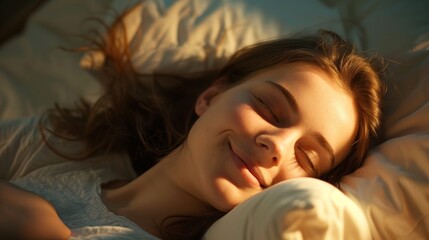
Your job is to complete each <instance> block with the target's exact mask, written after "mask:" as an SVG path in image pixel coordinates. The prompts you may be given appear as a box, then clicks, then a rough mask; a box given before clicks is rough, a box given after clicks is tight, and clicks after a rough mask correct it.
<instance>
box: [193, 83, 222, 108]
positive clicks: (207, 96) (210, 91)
mask: <svg viewBox="0 0 429 240" xmlns="http://www.w3.org/2000/svg"><path fill="white" fill-rule="evenodd" d="M220 92H221V84H219V81H215V82H214V83H213V84H212V85H211V86H210V87H209V88H207V89H206V90H204V92H202V93H201V94H200V96H199V97H198V98H197V102H196V103H195V113H196V114H197V115H198V116H201V115H202V114H203V113H204V112H205V111H206V110H207V109H208V107H209V106H210V102H211V101H212V99H213V98H214V97H215V96H216V95H218V94H219V93H220Z"/></svg>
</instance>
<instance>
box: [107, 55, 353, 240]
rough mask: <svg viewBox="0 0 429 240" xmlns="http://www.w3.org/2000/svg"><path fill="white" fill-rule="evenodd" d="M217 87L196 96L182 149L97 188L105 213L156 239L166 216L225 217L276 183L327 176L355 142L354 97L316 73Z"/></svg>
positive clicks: (298, 68) (256, 77) (304, 69)
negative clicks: (118, 183)
mask: <svg viewBox="0 0 429 240" xmlns="http://www.w3.org/2000/svg"><path fill="white" fill-rule="evenodd" d="M221 89H222V88H221V87H220V86H219V85H213V86H212V87H210V88H208V89H207V90H206V91H205V92H204V93H203V94H201V96H200V97H199V98H198V100H197V102H196V106H195V112H196V113H197V114H198V115H199V116H200V117H199V119H198V120H197V121H196V123H195V124H194V126H193V127H192V129H191V131H190V133H189V135H188V138H187V140H186V142H185V143H184V144H183V145H182V146H180V147H178V148H177V149H175V150H174V151H173V152H172V153H170V154H169V155H167V156H166V157H165V158H164V159H162V160H161V161H160V163H158V164H157V165H156V166H154V167H153V168H151V169H150V170H149V171H147V172H146V173H145V174H143V175H141V176H140V177H138V178H137V179H135V180H133V181H132V182H129V183H125V184H121V186H119V187H114V188H104V189H103V191H102V198H103V201H104V203H105V204H106V206H107V207H108V208H109V210H110V211H112V212H114V213H116V214H118V215H122V216H125V217H127V218H128V219H130V220H132V221H134V222H135V223H136V224H138V225H140V226H141V227H142V228H143V229H145V230H147V231H148V232H150V233H152V234H154V235H156V236H159V232H158V230H157V229H158V228H157V226H159V225H160V224H161V222H162V220H163V219H164V218H166V217H168V216H172V215H188V216H189V215H195V214H201V213H203V212H206V211H209V210H211V209H213V208H216V209H218V210H221V211H229V210H231V209H232V208H233V207H235V206H236V205H237V204H239V203H241V202H243V201H245V200H246V199H248V198H250V197H251V196H253V195H255V194H257V193H259V192H261V191H263V190H264V189H265V188H267V187H270V186H272V185H273V184H276V183H278V182H280V181H284V180H287V179H291V178H296V177H318V176H320V175H322V174H323V173H326V172H328V171H329V170H331V169H332V168H333V167H335V166H336V165H338V164H339V163H340V162H341V161H342V160H343V159H344V158H345V157H346V156H347V154H348V153H349V151H350V149H351V145H352V143H353V141H354V139H355V137H356V131H357V113H356V108H355V104H354V102H353V99H352V97H351V96H350V95H349V94H347V93H346V91H344V90H343V89H342V88H341V87H339V85H338V84H336V83H335V81H334V80H332V79H331V78H330V77H329V76H328V75H327V74H326V73H324V72H323V71H321V70H320V69H318V68H316V67H313V66H309V65H305V64H302V63H293V64H287V65H283V66H281V67H276V68H272V69H268V70H263V71H260V72H257V73H256V74H253V75H252V76H250V77H248V79H246V81H244V82H243V83H241V84H239V85H237V86H235V87H232V88H230V89H228V90H226V91H222V90H221ZM280 89H286V90H287V91H288V92H289V94H290V95H291V96H293V98H294V99H295V101H296V105H297V110H294V108H293V107H292V106H293V104H292V103H291V101H290V100H287V98H286V97H285V95H284V94H283V93H282V90H280ZM315 133H318V134H319V135H321V136H323V138H324V139H325V140H326V143H327V144H322V143H321V141H320V138H321V137H320V136H317V135H316V134H315ZM324 145H329V146H330V147H325V146H324ZM329 148H332V149H331V150H327V149H329ZM330 151H332V153H331V152H330ZM332 157H333V158H335V161H334V162H333V161H332V160H331V159H332Z"/></svg>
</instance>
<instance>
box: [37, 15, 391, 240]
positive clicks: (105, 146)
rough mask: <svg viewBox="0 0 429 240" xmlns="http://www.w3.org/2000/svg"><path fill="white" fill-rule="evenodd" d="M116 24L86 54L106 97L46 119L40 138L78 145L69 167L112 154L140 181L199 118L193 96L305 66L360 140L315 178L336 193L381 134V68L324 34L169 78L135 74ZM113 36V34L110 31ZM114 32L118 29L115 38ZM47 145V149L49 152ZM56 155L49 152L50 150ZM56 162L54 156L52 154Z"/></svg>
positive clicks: (181, 225)
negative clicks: (324, 79) (351, 116)
mask: <svg viewBox="0 0 429 240" xmlns="http://www.w3.org/2000/svg"><path fill="white" fill-rule="evenodd" d="M125 14H126V12H125V13H124V14H123V15H121V16H119V17H118V18H117V19H116V21H115V22H114V24H113V25H112V26H113V27H107V28H108V29H107V30H108V31H107V34H106V35H101V34H98V35H97V36H98V37H95V38H90V44H89V47H86V48H82V49H83V50H84V51H98V52H102V53H103V54H104V56H105V62H104V64H103V66H102V67H101V68H100V69H99V70H98V74H97V75H98V78H99V80H100V82H101V84H102V86H103V87H104V94H103V95H102V96H101V97H100V98H99V99H98V100H97V101H96V102H95V103H93V104H91V103H89V102H87V101H85V100H80V101H79V102H78V103H77V104H76V105H75V106H73V107H61V106H59V105H57V104H56V105H55V107H54V108H53V109H52V110H50V111H48V112H47V114H46V115H45V116H47V117H48V118H49V121H50V123H51V126H52V127H50V128H48V127H47V126H46V125H44V124H43V123H42V122H41V124H40V128H41V132H42V136H45V134H46V131H48V132H50V133H53V134H54V135H56V136H59V137H61V138H64V139H68V140H71V141H84V142H85V143H86V148H85V150H84V151H83V152H82V153H81V154H80V155H79V156H65V157H68V158H71V159H85V158H89V157H91V156H94V155H99V154H107V153H111V152H122V153H126V154H129V156H130V158H131V160H132V163H133V167H134V169H135V171H136V173H137V174H142V173H144V172H145V171H146V170H147V169H149V168H151V167H152V166H154V165H155V164H156V163H157V162H158V161H159V160H160V159H162V157H164V156H165V155H167V154H168V153H169V152H170V151H172V150H173V149H175V148H176V147H178V146H179V145H181V144H182V143H183V142H184V140H185V139H186V136H187V134H188V132H189V130H190V128H191V127H192V125H193V123H194V121H195V120H196V118H197V116H196V114H195V113H194V103H195V101H196V98H197V97H198V95H199V94H200V93H201V92H202V91H204V89H206V88H207V87H208V86H210V84H212V83H213V82H214V81H217V83H218V84H221V85H222V86H224V87H225V89H226V88H228V87H231V86H233V85H236V84H238V83H240V82H241V81H243V80H244V79H246V77H247V76H249V75H251V74H253V73H255V72H256V71H260V70H262V69H267V68H271V67H274V66H279V65H283V64H288V63H293V62H303V63H307V64H311V65H313V66H316V67H318V68H320V69H322V70H323V71H325V72H326V73H327V74H329V76H331V77H332V79H334V80H335V81H336V82H337V83H338V84H339V85H340V86H341V87H343V88H344V89H345V90H346V91H347V92H348V93H349V94H350V95H351V96H352V97H353V99H354V101H355V103H356V108H357V112H358V132H357V137H356V139H355V142H354V144H353V146H352V151H351V152H350V154H349V155H348V156H347V159H345V160H344V161H343V162H342V163H341V164H339V165H338V166H337V167H336V168H335V169H333V170H332V171H330V172H329V173H327V174H326V175H324V176H322V177H321V178H322V179H323V180H325V181H327V182H329V183H331V184H333V185H335V186H339V182H340V180H341V177H343V176H344V175H347V174H349V173H351V172H353V171H354V170H356V169H357V168H359V167H360V166H361V165H362V163H363V161H364V159H365V156H366V154H367V152H368V149H369V148H370V146H371V144H372V142H373V141H374V140H375V139H376V136H377V132H378V129H379V128H380V118H381V99H382V94H383V85H382V83H381V81H380V76H381V75H380V74H381V72H382V69H383V62H382V61H381V60H380V58H378V57H370V56H366V55H365V54H363V53H358V52H357V50H356V49H355V47H354V46H353V45H352V44H350V43H348V42H347V41H345V40H343V39H342V38H341V37H339V36H338V35H337V34H335V33H333V32H330V31H319V32H318V33H315V34H312V35H306V36H299V37H291V38H282V39H274V40H270V41H266V42H261V43H258V44H255V45H252V46H248V47H245V48H243V49H241V50H239V51H237V52H236V53H235V54H233V55H232V56H231V57H230V59H229V60H228V61H227V62H226V64H225V65H224V66H223V67H222V68H221V69H206V70H204V71H201V72H196V73H186V74H177V73H175V74H171V73H168V72H165V71H163V72H157V71H155V72H153V73H152V74H141V73H138V72H137V71H135V69H134V66H133V64H132V61H131V50H130V49H129V46H128V44H127V42H128V41H127V39H126V35H125V34H124V33H125V29H126V26H125V25H124V22H123V17H124V16H125ZM113 29H115V30H113ZM118 29H121V30H120V31H118ZM48 145H49V144H48ZM53 150H54V151H56V150H55V149H53ZM56 152H57V153H58V154H61V155H62V153H60V152H58V151H56ZM223 215H224V213H222V212H219V211H216V210H214V211H213V212H211V213H207V214H204V215H201V216H172V217H170V218H167V219H165V221H164V222H163V224H162V226H160V229H161V233H162V237H163V238H165V239H200V238H201V237H202V236H203V234H204V233H205V231H206V230H207V229H208V228H209V227H210V225H211V224H212V223H213V222H214V221H216V220H217V219H219V218H220V217H221V216H223Z"/></svg>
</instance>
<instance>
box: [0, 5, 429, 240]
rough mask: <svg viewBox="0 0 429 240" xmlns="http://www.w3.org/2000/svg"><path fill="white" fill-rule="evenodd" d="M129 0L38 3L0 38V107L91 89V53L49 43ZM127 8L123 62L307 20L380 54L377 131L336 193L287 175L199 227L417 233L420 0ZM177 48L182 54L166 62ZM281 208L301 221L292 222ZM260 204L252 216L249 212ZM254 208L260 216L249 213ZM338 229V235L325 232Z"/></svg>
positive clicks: (421, 190) (220, 43)
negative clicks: (383, 78) (384, 87)
mask: <svg viewBox="0 0 429 240" xmlns="http://www.w3.org/2000/svg"><path fill="white" fill-rule="evenodd" d="M138 2H139V1H137V0H135V1H124V0H116V1H115V0H111V1H109V0H98V1H74V0H61V1H51V2H49V3H48V4H46V5H45V6H44V7H43V8H42V9H40V11H38V12H37V13H36V14H35V15H34V16H32V18H31V19H30V22H29V25H28V28H27V29H26V31H25V32H24V33H23V34H22V35H20V36H18V37H16V38H15V39H12V40H11V41H10V42H8V43H7V44H6V45H3V46H2V47H1V48H0V85H1V86H2V87H1V89H0V117H1V119H12V118H16V117H22V116H28V115H34V114H40V113H42V112H43V111H44V110H45V109H47V108H48V107H51V106H52V103H53V102H54V101H58V102H60V103H64V104H67V103H70V102H74V101H75V100H76V99H77V97H78V96H81V95H82V96H84V97H86V98H87V99H95V98H96V97H97V96H98V95H99V89H98V85H97V84H96V81H94V79H93V77H92V75H91V74H90V73H91V72H94V71H97V68H99V67H100V66H101V64H103V56H102V55H100V53H93V55H91V54H88V55H85V56H83V57H82V55H80V54H72V53H68V52H63V51H61V50H59V49H58V48H57V46H59V45H61V46H66V47H70V46H79V45H80V44H82V41H81V40H79V39H78V38H73V37H71V35H72V34H76V33H82V32H83V31H84V30H83V29H84V28H83V26H84V25H83V24H82V22H81V21H82V20H83V19H85V18H86V17H89V16H98V17H100V18H101V19H103V20H105V21H107V22H108V23H110V22H111V20H112V18H111V16H112V15H111V14H109V13H108V11H107V9H109V8H110V9H114V10H115V11H117V12H121V11H122V10H123V9H124V8H126V7H131V6H133V4H135V3H138ZM134 10H135V11H133V12H131V13H130V14H129V15H128V18H127V19H128V20H127V22H126V26H127V34H128V36H129V40H130V41H129V42H130V44H131V46H132V49H133V55H132V58H133V64H134V65H135V67H136V69H137V70H138V71H140V72H146V73H147V72H152V71H153V70H163V69H171V68H172V67H174V68H173V70H175V71H182V70H184V69H186V70H189V71H194V70H201V69H204V68H205V67H218V66H220V65H222V63H223V62H224V60H225V59H226V58H227V57H228V56H229V55H230V54H231V53H233V52H234V51H235V50H237V49H238V48H240V47H242V46H245V45H248V44H251V43H254V42H257V41H260V40H265V39H270V38H272V37H275V36H285V35H286V36H287V35H289V34H293V33H296V32H302V31H304V32H305V31H310V30H315V29H319V28H324V29H329V30H334V31H336V32H338V33H339V34H340V35H342V36H344V37H346V38H348V39H351V40H353V41H354V42H356V43H357V45H358V46H359V47H360V48H361V49H364V50H366V51H368V52H371V53H379V54H381V55H383V56H385V57H387V58H388V59H389V60H390V59H391V60H392V61H390V64H389V70H391V71H392V74H390V75H389V76H388V78H387V83H388V85H389V87H390V88H389V91H388V92H387V97H386V101H385V104H384V105H385V108H384V111H385V117H384V119H383V131H382V134H381V139H380V140H381V143H380V144H379V145H378V146H377V147H375V148H374V149H372V151H371V152H370V154H369V156H368V158H367V161H366V163H365V165H364V166H363V167H362V168H361V169H359V170H358V171H356V172H354V173H352V174H350V175H349V176H347V177H346V178H345V179H344V180H343V181H342V183H341V187H342V190H343V192H344V194H345V195H342V194H341V193H340V192H336V191H334V190H332V188H331V187H330V186H328V185H326V184H323V183H319V182H317V181H316V180H309V179H302V180H294V181H288V182H286V183H285V184H284V185H283V184H282V185H279V186H278V188H277V187H276V188H277V190H275V191H274V192H270V191H267V192H266V194H265V193H264V194H265V195H264V194H261V195H258V196H255V198H252V199H250V200H249V201H248V202H246V203H244V204H243V205H242V206H239V207H237V208H236V209H234V210H233V211H231V212H230V213H229V214H227V215H226V216H225V217H224V218H223V219H221V220H219V222H217V223H216V224H215V225H213V227H212V229H210V230H209V232H208V235H207V239H220V237H225V238H221V239H245V238H246V237H249V236H261V235H258V234H262V235H263V236H264V238H265V237H266V238H268V236H282V238H285V239H287V238H288V237H289V238H293V239H295V238H294V237H296V239H299V238H301V237H302V236H305V233H306V232H314V231H319V230H320V231H319V232H318V233H319V236H318V237H317V238H316V239H320V238H325V239H330V238H331V239H338V238H341V237H343V238H344V239H354V238H357V239H358V237H355V235H352V234H347V233H348V232H346V231H345V230H346V229H348V228H350V229H353V226H352V225H354V224H355V223H357V224H358V225H357V226H358V227H362V234H365V233H366V232H367V230H368V231H370V234H371V236H372V238H374V239H428V238H429V230H428V229H429V219H428V216H429V214H428V213H429V187H428V186H429V133H428V131H429V109H428V106H429V92H428V89H429V79H428V78H429V72H428V69H429V56H428V48H429V24H428V23H429V15H428V14H427V12H428V10H429V2H428V1H425V0H416V1H413V3H412V4H411V3H410V2H409V1H405V0H394V1H391V0H380V1H371V0H364V1H360V0H346V1H340V0H306V1H300V2H299V3H297V2H296V1H293V2H292V1H282V0H275V1H270V3H269V4H267V2H266V1H255V0H243V1H215V0H213V1H209V0H207V1H205V0H181V1H167V0H165V1H162V0H158V1H156V0H146V1H144V3H143V4H142V5H139V6H137V7H136V8H135V9H134ZM91 56H93V59H95V62H92V61H91ZM178 60H183V61H182V62H181V63H180V64H176V65H173V66H172V63H174V62H176V61H178ZM201 60H204V61H202V62H201ZM79 62H80V63H81V66H82V67H81V66H79ZM23 68H25V71H22V69H23ZM84 69H87V70H89V71H85V70H84ZM22 151H23V152H25V149H22ZM16 160H17V161H18V163H19V160H20V159H19V158H16ZM18 163H16V164H18ZM11 164H12V163H11ZM23 169H25V167H23ZM1 171H2V169H0V172H1ZM22 171H23V172H26V171H24V170H22ZM27 173H28V172H27ZM313 186H319V187H313ZM333 192H335V194H334V195H336V196H341V197H339V199H343V198H344V196H347V197H349V199H347V198H344V199H347V200H344V201H334V200H332V201H328V200H327V199H330V196H331V194H332V193H333ZM292 193H293V194H295V195H296V198H297V202H302V203H305V204H303V205H302V206H311V207H310V208H305V207H301V208H300V207H296V206H297V205H293V204H292V206H295V208H293V207H290V205H289V204H285V202H287V201H289V200H290V201H292V199H293V198H294V197H293V196H294V195H292ZM298 196H299V197H298ZM316 196H320V199H319V197H316ZM322 196H323V197H322ZM284 198H286V199H288V200H287V201H286V200H283V199H284ZM350 200H352V201H353V203H350ZM265 203H271V204H270V205H266V204H265ZM298 205H299V204H298ZM299 206H300V205H299ZM336 206H338V207H336ZM255 209H257V211H254V210H255ZM270 209H278V211H270ZM306 210H308V211H306ZM326 211H327V213H326V214H325V217H326V219H325V221H324V223H326V224H327V225H326V227H327V228H328V229H319V230H317V229H316V227H315V226H313V225H311V224H310V223H311V222H318V224H322V223H321V222H322V221H321V220H320V218H319V217H318V216H320V215H318V214H320V213H323V212H326ZM355 211H356V212H357V213H356V214H349V213H353V212H355ZM359 212H360V213H359ZM292 213H293V214H297V218H299V219H310V218H311V219H313V221H299V222H294V221H293V220H291V219H293V218H294V217H293V216H295V215H292ZM258 214H259V215H258ZM289 214H291V215H289ZM343 214H344V215H343ZM361 214H363V215H364V216H365V219H362V218H360V217H359V216H361ZM261 215H263V219H260V218H256V216H258V217H259V216H261ZM345 216H358V217H357V218H353V217H350V218H347V217H345ZM266 219H270V221H271V223H272V224H263V223H261V224H256V223H257V221H262V220H266ZM361 220H362V222H363V223H364V224H361ZM249 221H253V222H249ZM365 222H367V224H365ZM284 223H287V224H284ZM306 223H308V225H306ZM328 223H329V224H328ZM293 224H294V225H293ZM292 225H293V226H292ZM250 226H251V227H250ZM273 226H283V227H273ZM318 226H322V225H318ZM366 226H368V229H367V230H365V227H366ZM329 229H333V230H329ZM335 229H337V230H335ZM229 233H230V234H229ZM339 233H344V234H345V235H343V236H342V235H341V234H340V235H331V234H339ZM253 234H254V235H253ZM361 239H365V235H362V238H361Z"/></svg>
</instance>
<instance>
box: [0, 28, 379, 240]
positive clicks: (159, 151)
mask: <svg viewBox="0 0 429 240" xmlns="http://www.w3.org/2000/svg"><path fill="white" fill-rule="evenodd" d="M117 39H118V38H117V37H115V36H111V37H110V38H109V39H108V40H107V41H105V42H104V43H102V44H99V45H97V46H98V50H102V51H103V52H104V53H105V55H106V58H107V60H106V64H105V67H104V71H103V73H104V74H102V75H101V79H102V80H103V84H104V86H105V89H106V92H105V94H104V95H103V96H102V97H101V98H100V99H99V100H98V101H97V102H96V103H95V104H94V105H90V104H88V103H86V102H82V104H80V105H79V106H77V107H76V108H72V109H66V108H60V107H57V108H56V109H55V110H54V111H52V112H50V113H49V114H48V117H47V118H46V119H45V120H46V121H44V120H43V119H42V120H41V134H42V136H43V137H44V140H45V145H47V146H50V148H51V149H52V150H53V151H55V152H56V153H57V154H58V155H64V156H65V157H67V158H70V159H72V158H89V159H88V160H86V161H69V162H62V163H59V164H52V165H47V166H44V167H40V168H38V169H36V170H34V171H32V172H30V173H29V174H28V175H26V176H23V177H22V178H18V179H14V180H13V181H11V182H12V183H14V184H15V185H16V186H20V187H21V188H23V189H26V190H28V191H30V192H34V193H36V194H38V195H39V196H40V197H39V196H37V202H40V207H39V208H37V207H34V206H31V207H29V204H27V203H25V202H24V203H22V202H19V203H15V202H14V201H13V198H10V197H9V198H8V199H5V198H4V197H0V200H1V201H3V202H6V203H7V204H8V206H10V208H9V211H7V210H6V209H3V210H2V212H7V213H8V214H7V215H4V216H8V219H10V221H8V222H7V223H5V222H3V224H8V223H9V224H10V223H13V222H15V223H16V222H17V223H20V224H21V225H19V224H15V223H14V225H15V226H22V227H23V228H21V229H25V227H28V226H30V227H29V228H28V229H34V228H35V227H34V225H33V226H32V225H31V223H28V221H26V219H22V218H21V219H16V214H14V213H15V212H13V211H10V209H20V210H22V212H26V213H27V214H28V216H31V217H33V218H34V219H38V218H40V216H43V217H41V218H42V219H44V220H45V221H46V222H49V223H46V224H53V225H54V226H56V227H55V229H56V230H58V232H54V233H53V232H50V234H56V235H55V236H56V237H57V238H60V237H61V238H67V237H68V236H76V235H79V234H81V235H85V234H86V235H87V236H89V235H91V234H96V232H97V233H98V234H103V233H109V234H123V235H124V236H134V235H135V236H140V237H142V236H146V237H147V238H148V239H150V238H151V237H153V236H156V237H160V238H163V239H198V238H201V237H202V235H203V234H204V232H205V230H206V229H207V228H208V227H209V226H210V224H211V223H213V222H214V221H215V220H216V219H218V218H219V217H221V216H222V215H223V214H224V213H226V212H228V211H229V210H231V209H232V208H234V207H235V206H237V205H238V204H240V203H241V202H243V201H245V200H247V199H248V198H250V197H252V196H254V195H255V194H258V193H260V192H262V191H264V189H266V188H269V187H270V186H272V185H274V184H276V183H279V182H281V181H284V180H287V179H291V178H297V177H315V178H321V179H324V180H326V181H328V182H330V183H332V184H335V185H337V184H338V182H339V180H340V179H341V177H342V176H344V175H346V174H348V173H351V172H352V171H354V170H355V169H356V168H358V167H359V166H361V164H362V161H363V160H364V158H365V155H366V153H367V151H368V148H369V146H370V144H371V141H372V140H373V139H374V137H375V136H376V133H377V130H378V128H379V125H380V115H381V111H380V102H381V95H382V85H381V82H380V77H379V70H378V68H377V62H376V61H373V60H374V59H371V58H366V57H364V56H363V55H360V54H358V53H357V52H356V50H355V48H354V47H353V46H352V45H351V44H349V43H347V42H346V41H344V40H343V39H341V38H340V37H339V36H338V35H336V34H335V33H332V32H326V31H322V32H319V33H318V34H315V35H311V36H304V37H297V38H286V39H277V40H272V41H268V42H262V43H259V44H256V45H253V46H250V47H247V48H244V49H242V50H240V51H238V52H237V53H236V54H234V55H233V56H232V57H231V58H230V60H229V61H228V62H227V63H226V65H225V66H224V67H223V68H222V69H220V70H219V71H216V70H213V71H207V72H204V73H199V74H195V75H193V76H189V75H188V76H172V75H168V74H154V76H153V77H154V79H155V81H154V84H147V83H144V82H143V81H141V79H142V78H145V77H147V76H142V75H139V74H137V73H135V72H134V71H133V69H132V66H131V63H130V61H129V59H130V58H129V53H128V50H127V49H126V48H118V46H122V45H121V44H117V42H115V41H117ZM119 39H120V38H119ZM166 79H169V80H170V82H169V83H171V81H173V80H174V81H173V82H174V84H173V85H171V84H166V86H162V85H163V83H164V82H161V80H166ZM55 138H60V139H66V140H70V141H80V142H84V144H85V148H84V149H83V150H82V149H80V150H79V151H76V152H77V153H78V155H76V154H77V153H76V152H75V153H70V151H68V153H65V152H63V151H61V150H60V149H59V148H57V147H56V146H54V145H55V144H54V143H53V142H52V141H54V140H53V139H55ZM112 156H115V157H112ZM118 156H121V157H118ZM123 156H125V160H124V157H123ZM128 157H129V158H130V159H131V162H132V166H133V167H132V170H134V172H135V173H137V175H138V176H136V175H134V172H132V171H131V170H130V168H127V167H122V168H121V167H117V166H120V165H121V164H122V165H121V166H128V165H127V164H128V159H127V158H128ZM118 158H120V160H118ZM94 159H95V160H94ZM118 162H120V163H119V164H118ZM112 166H114V167H112ZM124 169H125V170H124ZM15 185H10V184H5V183H2V185H0V187H2V188H0V190H2V191H3V192H2V193H1V195H0V196H6V195H5V194H4V192H8V194H9V195H8V196H12V195H10V194H17V195H19V194H21V196H24V195H26V194H27V195H28V197H21V199H30V198H31V197H33V198H36V197H35V196H34V195H33V194H32V193H29V192H26V191H24V190H22V189H19V188H17V187H15ZM44 199H45V201H44ZM34 209H36V210H37V211H36V210H34ZM39 213H40V214H39ZM47 216H50V218H48V217H47ZM33 218H31V219H33ZM27 219H30V218H27ZM48 220H49V221H48ZM40 223H41V224H42V223H43V222H42V221H41V222H40ZM1 224H2V223H1V222H0V230H1V229H2V227H1ZM3 226H5V225H3ZM106 226H116V227H110V228H107V227H106ZM3 229H7V228H5V227H3ZM36 229H38V228H36ZM69 229H73V231H72V232H71V231H70V230H69ZM94 229H96V230H94ZM124 229H126V230H124ZM142 229H143V230H142ZM5 232H7V231H3V234H5ZM21 232H22V231H21ZM0 233H1V232H0ZM17 233H19V227H16V230H14V231H12V230H10V229H9V232H8V234H9V236H14V235H15V236H16V235H17ZM27 233H30V234H33V235H30V236H32V237H33V238H34V237H35V236H43V234H44V233H40V235H37V234H39V233H37V231H34V232H33V233H31V231H30V230H29V231H27ZM147 233H150V235H149V234H147ZM70 234H72V235H70ZM133 234H134V235H133ZM139 234H140V235H139ZM145 234H146V235H145ZM94 236H95V235H94ZM24 237H25V236H24Z"/></svg>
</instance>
